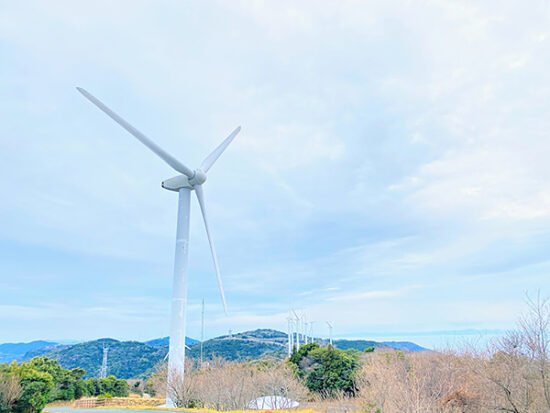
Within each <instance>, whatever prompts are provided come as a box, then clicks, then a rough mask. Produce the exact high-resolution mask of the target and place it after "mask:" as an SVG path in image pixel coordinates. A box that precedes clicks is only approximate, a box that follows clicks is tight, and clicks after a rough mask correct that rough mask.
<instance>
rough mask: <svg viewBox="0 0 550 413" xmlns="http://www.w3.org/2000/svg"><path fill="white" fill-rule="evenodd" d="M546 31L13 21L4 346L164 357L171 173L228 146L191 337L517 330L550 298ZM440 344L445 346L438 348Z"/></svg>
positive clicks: (295, 8)
mask: <svg viewBox="0 0 550 413" xmlns="http://www.w3.org/2000/svg"><path fill="white" fill-rule="evenodd" d="M549 16H550V6H549V3H548V1H542V0H535V1H532V2H530V3H529V5H528V6H527V5H526V4H525V3H523V2H519V1H517V2H512V1H487V2H477V1H471V2H468V1H427V2H411V1H384V2H378V1H372V2H366V1H339V2H328V1H327V2H319V1H301V2H295V1H271V2H268V1H232V2H222V1H209V2H204V1H188V2H180V1H173V2H171V1H164V2H153V1H132V2H129V1H128V2H110V1H96V2H87V3H85V2H73V1H49V2H46V1H43V2H32V1H25V2H2V4H1V6H0V62H1V64H0V96H1V98H0V117H1V118H0V120H1V122H0V189H1V194H2V195H1V202H0V342H5V341H20V340H21V341H23V340H32V339H53V340H62V339H73V340H86V339H94V338H98V337H106V336H109V337H114V338H118V339H139V340H142V339H150V338H155V337H160V336H165V335H167V334H168V327H169V311H170V294H171V292H170V287H171V278H172V263H173V248H174V238H175V219H176V207H177V195H176V194H174V193H172V192H168V191H165V190H163V189H162V188H161V187H160V182H161V181H162V180H164V179H166V178H169V177H171V176H173V175H174V174H175V173H174V172H173V171H172V170H171V169H170V168H169V167H168V166H167V165H165V164H164V163H163V162H162V161H160V160H159V159H158V158H156V157H155V156H154V155H153V154H152V153H150V152H149V151H148V150H147V149H146V148H145V147H143V146H142V145H141V144H139V142H137V141H136V140H135V139H134V138H133V137H131V135H129V134H128V133H127V132H125V131H124V130H123V129H122V128H120V127H119V126H118V125H116V124H115V123H114V122H113V121H112V120H110V119H109V118H107V117H106V116H105V115H104V114H102V113H101V112H100V111H98V110H97V109H96V108H95V107H93V106H92V105H91V104H90V103H89V102H87V101H86V100H85V99H83V97H82V96H81V95H80V94H78V93H77V92H76V90H75V86H81V87H84V88H86V89H88V90H89V91H90V92H92V93H93V94H95V95H96V96H98V97H99V98H100V99H102V100H103V101H104V102H105V103H107V104H108V105H109V106H111V107H112V108H113V109H115V110H116V111H118V112H119V113H120V114H121V115H123V116H124V117H125V118H127V119H128V120H129V121H130V122H131V123H133V124H134V125H135V126H136V127H138V128H139V129H141V130H142V131H143V132H145V133H146V134H147V135H149V136H150V137H151V138H153V139H154V140H155V141H156V142H157V143H159V144H160V145H161V146H163V147H165V148H166V149H167V150H168V151H169V152H171V153H172V154H174V155H175V156H176V157H177V158H179V159H181V160H182V161H183V162H184V163H186V164H188V165H190V166H192V167H194V166H198V165H199V164H200V162H201V160H202V159H203V157H204V156H205V155H206V154H208V153H209V152H210V151H211V150H212V149H213V148H214V147H215V146H216V145H217V144H218V143H219V142H220V141H221V140H222V139H223V138H224V137H225V136H227V134H229V132H231V131H232V130H233V129H234V128H235V127H236V126H237V125H242V127H243V130H242V132H241V134H240V135H239V136H238V137H237V139H236V140H235V141H234V143H233V144H232V145H231V146H230V148H229V149H228V150H227V152H226V153H225V154H224V155H223V157H222V158H220V160H219V161H218V163H217V164H216V165H215V166H214V167H213V168H212V169H211V172H210V174H209V180H208V182H207V184H206V185H205V191H206V196H207V201H208V203H209V209H210V211H209V212H210V219H211V227H212V231H213V235H214V237H215V241H216V244H217V249H218V254H219V261H220V265H221V269H222V276H223V279H224V283H225V288H226V295H227V301H228V306H229V316H228V317H225V316H224V315H223V311H222V306H221V302H220V299H219V294H218V291H217V284H216V280H215V276H214V272H213V265H212V262H211V259H210V257H209V250H208V243H207V239H206V236H205V233H204V229H203V227H202V224H201V222H200V218H199V211H198V207H197V204H196V202H193V204H192V211H191V241H192V243H191V256H190V275H189V276H190V286H189V299H190V307H189V315H188V319H189V328H188V335H190V336H192V337H198V335H199V331H200V301H201V299H202V298H203V297H204V299H205V301H206V331H207V335H208V336H215V335H218V334H223V333H226V332H227V331H228V330H229V329H232V330H233V331H241V330H245V329H253V328H258V327H271V328H278V329H284V328H285V326H286V320H285V318H286V316H287V313H288V310H289V308H290V307H292V308H294V309H296V310H301V311H303V312H304V313H305V314H306V315H307V316H308V318H309V319H310V320H315V321H316V322H317V323H316V324H315V327H314V331H315V333H316V334H317V335H326V334H327V328H326V325H325V324H324V321H325V320H330V321H332V322H333V324H334V326H335V330H334V334H335V336H339V337H369V338H372V337H386V339H392V338H403V337H408V338H411V337H413V338H415V340H416V341H417V342H419V343H420V344H425V345H435V344H434V343H435V340H436V339H435V337H438V339H441V337H442V336H443V337H444V336H447V335H449V332H457V333H456V334H465V333H467V332H473V333H474V334H478V333H479V332H483V331H485V332H493V333H494V332H498V331H502V330H505V329H508V328H511V327H513V326H514V324H515V321H516V319H517V317H518V315H519V313H520V312H521V311H522V309H523V308H524V300H525V294H526V292H528V293H531V294H536V291H537V290H540V291H541V293H542V294H543V295H548V294H550V288H549V287H548V285H549V282H548V280H549V274H550V257H549V255H548V251H549V245H550V162H549V156H548V154H549V153H550V139H549V138H550V136H549V131H550V116H549V109H550V81H549V80H550V75H549V73H550V25H549V23H550V17H549ZM449 337H450V336H449Z"/></svg>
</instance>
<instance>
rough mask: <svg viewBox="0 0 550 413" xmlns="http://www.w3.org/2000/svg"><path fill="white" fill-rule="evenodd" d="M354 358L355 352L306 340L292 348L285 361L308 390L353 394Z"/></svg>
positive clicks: (328, 393)
mask: <svg viewBox="0 0 550 413" xmlns="http://www.w3.org/2000/svg"><path fill="white" fill-rule="evenodd" d="M358 360H359V357H358V352H357V351H349V350H346V351H344V350H338V349H335V348H334V347H333V346H328V347H327V348H320V347H319V345H318V344H317V343H310V344H306V345H304V346H302V347H300V349H299V350H298V351H294V353H293V354H292V355H291V357H290V359H289V363H291V364H292V365H294V367H295V370H296V371H297V373H298V376H299V377H301V378H303V380H304V383H305V385H306V386H307V387H308V388H309V389H310V390H311V391H314V392H317V393H321V394H325V395H330V394H333V393H334V392H335V391H344V392H346V393H348V394H354V393H355V391H356V386H355V372H356V370H357V367H358Z"/></svg>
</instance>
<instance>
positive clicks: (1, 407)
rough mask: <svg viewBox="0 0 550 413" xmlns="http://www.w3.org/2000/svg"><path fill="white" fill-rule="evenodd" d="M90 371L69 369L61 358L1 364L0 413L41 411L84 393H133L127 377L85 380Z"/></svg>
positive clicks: (96, 394) (111, 394)
mask: <svg viewBox="0 0 550 413" xmlns="http://www.w3.org/2000/svg"><path fill="white" fill-rule="evenodd" d="M85 374H86V371H85V370H84V369H81V368H75V369H72V370H67V369H64V368H62V367H61V365H60V364H59V362H58V361H57V360H53V359H49V358H47V357H35V358H33V359H32V360H31V361H29V362H26V363H21V364H17V363H16V362H13V363H11V364H7V363H6V364H1V365H0V413H37V412H40V411H41V410H42V409H43V408H44V406H45V405H46V404H47V403H49V402H53V401H57V400H75V399H78V398H80V397H83V396H100V395H103V396H106V397H115V396H120V397H125V396H128V395H129V393H130V387H129V385H128V383H127V382H126V380H122V379H117V378H116V377H114V376H110V377H108V378H106V379H88V380H83V377H84V375H85Z"/></svg>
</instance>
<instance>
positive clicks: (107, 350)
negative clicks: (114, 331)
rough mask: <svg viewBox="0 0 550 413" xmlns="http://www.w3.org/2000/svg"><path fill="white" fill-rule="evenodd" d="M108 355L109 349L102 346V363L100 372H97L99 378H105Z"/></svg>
mask: <svg viewBox="0 0 550 413" xmlns="http://www.w3.org/2000/svg"><path fill="white" fill-rule="evenodd" d="M108 353H109V347H108V346H107V345H105V344H103V362H102V363H101V370H100V371H99V377H100V378H101V379H104V378H106V377H107V355H108Z"/></svg>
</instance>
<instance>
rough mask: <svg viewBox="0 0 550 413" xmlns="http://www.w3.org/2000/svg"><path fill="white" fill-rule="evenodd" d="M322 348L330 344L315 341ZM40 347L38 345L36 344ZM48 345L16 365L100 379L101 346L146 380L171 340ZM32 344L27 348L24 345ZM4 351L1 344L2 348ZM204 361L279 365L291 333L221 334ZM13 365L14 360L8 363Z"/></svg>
mask: <svg viewBox="0 0 550 413" xmlns="http://www.w3.org/2000/svg"><path fill="white" fill-rule="evenodd" d="M314 340H315V341H316V342H318V343H319V344H320V345H321V346H326V345H328V340H326V339H321V338H315V339H314ZM186 342H187V345H188V346H189V349H188V351H187V355H188V357H189V358H191V359H195V360H198V359H199V358H200V356H201V345H200V342H198V341H197V340H195V339H192V338H189V337H188V338H187V339H186ZM33 343H40V341H37V342H33ZM43 343H46V344H47V345H46V346H44V347H41V348H34V347H36V346H38V344H34V345H33V346H32V349H31V350H29V351H27V352H26V353H25V354H24V355H23V356H22V357H19V358H18V361H23V360H30V359H32V358H33V357H36V356H46V357H50V358H53V359H56V360H59V362H60V364H61V365H62V366H63V367H64V368H67V369H72V368H76V367H82V368H84V369H85V370H86V377H97V375H98V374H99V371H100V368H101V363H102V359H103V347H104V346H108V347H109V350H108V374H113V375H115V376H117V377H119V378H125V379H129V378H143V377H146V376H147V375H149V374H150V373H151V372H153V371H154V370H155V368H156V366H157V365H159V364H161V363H162V362H163V361H164V360H165V358H166V356H167V354H168V337H162V338H158V339H153V340H148V341H145V342H139V341H119V340H115V339H112V338H102V339H98V340H91V341H87V342H83V343H77V344H58V343H53V342H45V341H44V342H43ZM20 344H29V343H20ZM333 344H334V346H335V347H336V348H339V349H342V350H347V349H355V350H358V351H364V350H365V349H366V348H368V347H374V348H375V350H376V351H391V350H405V351H425V350H426V349H424V348H423V347H421V346H418V345H417V344H415V343H411V342H397V341H394V342H377V341H373V340H345V339H335V340H333ZM0 346H1V345H0ZM202 349H203V359H204V360H205V361H208V360H211V359H213V358H222V359H225V360H228V361H253V360H281V359H284V358H285V357H286V356H287V352H288V341H287V333H284V332H282V331H278V330H272V329H257V330H251V331H244V332H241V333H235V334H230V335H222V336H219V337H215V338H212V339H209V340H205V341H204V342H203V344H202ZM10 361H11V360H10Z"/></svg>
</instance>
